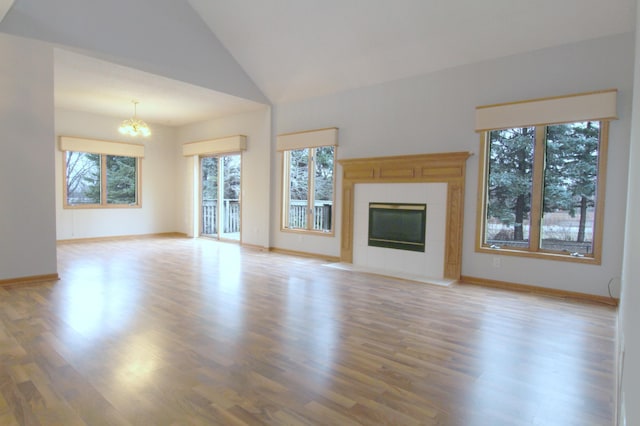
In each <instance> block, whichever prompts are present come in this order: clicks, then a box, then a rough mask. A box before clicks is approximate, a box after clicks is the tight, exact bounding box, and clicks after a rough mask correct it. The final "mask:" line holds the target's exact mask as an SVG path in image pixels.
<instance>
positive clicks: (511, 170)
mask: <svg viewBox="0 0 640 426" xmlns="http://www.w3.org/2000/svg"><path fill="white" fill-rule="evenodd" d="M607 125H608V123H606V122H599V121H585V122H576V123H566V124H555V125H548V126H538V127H524V128H511V129H500V130H493V131H489V132H487V133H486V143H485V149H486V151H485V152H484V155H485V158H486V160H485V161H484V164H483V165H484V171H483V176H484V179H483V182H484V201H483V204H482V209H483V212H484V213H483V217H482V238H481V246H480V248H491V249H494V250H514V251H521V252H533V253H540V254H544V253H550V254H556V255H557V254H565V255H571V256H573V257H579V258H582V257H586V258H593V257H594V252H595V251H597V249H599V246H598V244H599V241H598V232H597V231H598V229H597V227H598V223H602V221H598V220H597V219H598V217H599V216H601V215H602V211H601V208H600V207H599V206H600V205H601V203H600V204H599V202H598V198H599V197H602V196H603V194H602V190H601V189H600V188H599V181H600V180H603V176H602V171H601V167H600V158H601V157H602V156H603V153H604V149H605V148H606V131H603V129H604V130H606V129H607V128H608V127H607ZM600 232H601V230H600Z"/></svg>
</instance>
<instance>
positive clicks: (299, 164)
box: [289, 149, 309, 200]
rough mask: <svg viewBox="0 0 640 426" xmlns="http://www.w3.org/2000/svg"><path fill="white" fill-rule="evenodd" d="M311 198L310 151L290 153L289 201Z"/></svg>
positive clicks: (302, 150)
mask: <svg viewBox="0 0 640 426" xmlns="http://www.w3.org/2000/svg"><path fill="white" fill-rule="evenodd" d="M308 197H309V149H297V150H293V151H289V199H291V200H307V199H308Z"/></svg>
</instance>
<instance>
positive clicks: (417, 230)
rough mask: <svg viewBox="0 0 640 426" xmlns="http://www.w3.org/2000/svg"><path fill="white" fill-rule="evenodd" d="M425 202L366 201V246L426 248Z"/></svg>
mask: <svg viewBox="0 0 640 426" xmlns="http://www.w3.org/2000/svg"><path fill="white" fill-rule="evenodd" d="M426 227H427V205H426V204H414V203H385V202H371V203H369V246H372V247H383V248H391V249H399V250H409V251H416V252H424V251H425V242H426Z"/></svg>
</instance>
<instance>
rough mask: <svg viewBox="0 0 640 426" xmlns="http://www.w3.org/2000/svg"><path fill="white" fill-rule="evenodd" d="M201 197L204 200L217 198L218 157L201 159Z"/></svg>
mask: <svg viewBox="0 0 640 426" xmlns="http://www.w3.org/2000/svg"><path fill="white" fill-rule="evenodd" d="M201 165H202V199H203V200H205V201H209V200H217V199H218V158H217V157H205V158H203V159H202V163H201Z"/></svg>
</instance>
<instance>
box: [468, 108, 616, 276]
mask: <svg viewBox="0 0 640 426" xmlns="http://www.w3.org/2000/svg"><path fill="white" fill-rule="evenodd" d="M580 121H597V122H599V123H600V133H599V146H598V175H597V182H596V194H597V195H596V203H595V213H594V214H595V220H594V228H595V229H594V231H593V243H592V247H593V250H592V252H591V253H589V254H584V255H581V256H575V255H572V254H571V253H562V252H558V251H553V250H548V249H543V248H541V241H540V233H541V219H542V202H543V197H544V163H545V144H546V128H547V126H552V125H556V124H567V123H576V122H580ZM609 125H610V121H609V120H606V119H601V120H576V121H571V122H559V123H545V124H538V125H535V126H530V127H534V128H535V141H534V154H533V156H534V158H533V173H532V189H531V214H530V224H529V226H530V228H529V247H523V248H517V247H505V248H503V247H490V246H489V245H488V244H485V243H484V236H485V230H486V225H487V223H486V222H487V221H486V219H487V206H488V204H487V196H488V190H487V185H488V173H489V157H490V155H489V149H490V140H489V138H490V133H491V132H492V131H493V130H501V129H488V130H484V131H482V132H481V134H480V159H479V165H478V197H477V211H476V212H477V217H476V243H475V251H476V252H478V253H488V254H493V255H507V256H520V257H529V258H537V259H547V260H559V261H566V262H577V263H585V264H593V265H600V264H601V263H602V238H603V227H604V209H605V188H606V171H607V170H606V169H607V151H608V144H609ZM516 127H517V126H516Z"/></svg>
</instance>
